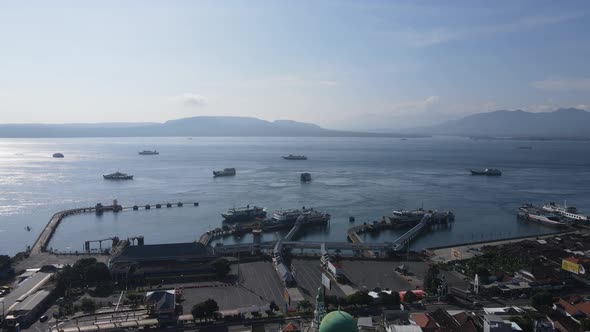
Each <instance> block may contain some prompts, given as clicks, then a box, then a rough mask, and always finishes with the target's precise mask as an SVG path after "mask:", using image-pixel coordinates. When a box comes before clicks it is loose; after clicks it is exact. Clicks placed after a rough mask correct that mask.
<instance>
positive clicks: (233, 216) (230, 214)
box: [221, 205, 266, 222]
mask: <svg viewBox="0 0 590 332" xmlns="http://www.w3.org/2000/svg"><path fill="white" fill-rule="evenodd" d="M221 216H222V217H223V219H224V220H225V221H229V222H236V221H251V220H253V219H256V218H264V217H266V209H265V208H261V207H258V206H250V205H246V206H244V207H237V208H231V209H229V210H227V212H226V213H222V214H221Z"/></svg>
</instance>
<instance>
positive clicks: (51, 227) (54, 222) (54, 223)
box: [29, 201, 199, 255]
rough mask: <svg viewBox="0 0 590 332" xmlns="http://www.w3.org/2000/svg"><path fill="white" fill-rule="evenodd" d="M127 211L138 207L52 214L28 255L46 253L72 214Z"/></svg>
mask: <svg viewBox="0 0 590 332" xmlns="http://www.w3.org/2000/svg"><path fill="white" fill-rule="evenodd" d="M115 202H116V201H115ZM183 204H186V203H182V202H179V203H177V204H176V206H179V207H181V206H183ZM162 205H163V204H156V205H155V206H156V208H158V209H159V208H160V207H162ZM194 205H195V206H199V203H194ZM165 206H166V207H172V204H170V203H167V204H165ZM144 208H145V209H146V210H149V209H150V205H145V206H144ZM128 209H133V210H137V209H138V207H137V206H132V207H131V206H129V207H122V206H120V205H116V204H113V205H107V206H104V205H102V204H97V205H96V206H93V207H83V208H76V209H69V210H63V211H59V212H57V213H56V214H54V215H53V216H52V217H51V219H49V222H48V223H47V225H45V228H43V230H42V231H41V234H39V237H37V240H35V243H34V244H33V246H32V247H31V249H30V251H29V254H30V255H39V254H41V253H43V252H46V251H47V245H48V244H49V241H51V238H52V237H53V234H54V233H55V230H56V229H57V227H58V226H59V224H60V223H61V221H62V220H63V219H64V218H65V217H67V216H71V215H74V214H80V213H87V212H96V213H102V212H103V211H115V212H118V211H121V210H128Z"/></svg>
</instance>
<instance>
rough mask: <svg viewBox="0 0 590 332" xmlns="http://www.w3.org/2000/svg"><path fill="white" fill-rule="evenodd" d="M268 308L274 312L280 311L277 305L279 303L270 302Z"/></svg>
mask: <svg viewBox="0 0 590 332" xmlns="http://www.w3.org/2000/svg"><path fill="white" fill-rule="evenodd" d="M308 302H309V301H308ZM268 307H269V308H270V310H272V311H279V310H280V308H279V306H278V305H277V303H276V302H275V301H270V304H269V305H268Z"/></svg>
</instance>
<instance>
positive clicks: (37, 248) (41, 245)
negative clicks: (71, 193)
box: [30, 207, 96, 255]
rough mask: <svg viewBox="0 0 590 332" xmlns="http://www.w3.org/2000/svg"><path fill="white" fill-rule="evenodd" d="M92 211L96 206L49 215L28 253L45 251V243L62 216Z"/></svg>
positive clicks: (35, 253)
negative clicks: (49, 217)
mask: <svg viewBox="0 0 590 332" xmlns="http://www.w3.org/2000/svg"><path fill="white" fill-rule="evenodd" d="M93 211H96V208H94V207H86V208H78V209H71V210H64V211H60V212H58V213H56V214H54V215H53V216H52V217H51V219H49V222H48V223H47V225H46V226H45V228H43V231H42V232H41V234H39V237H38V238H37V240H36V241H35V243H34V244H33V246H32V247H31V252H30V254H31V255H38V254H40V253H42V252H45V251H46V250H47V244H49V241H50V240H51V237H52V236H53V234H54V233H55V230H56V229H57V226H59V224H60V223H61V221H62V220H63V218H65V217H67V216H71V215H73V214H78V213H84V212H93Z"/></svg>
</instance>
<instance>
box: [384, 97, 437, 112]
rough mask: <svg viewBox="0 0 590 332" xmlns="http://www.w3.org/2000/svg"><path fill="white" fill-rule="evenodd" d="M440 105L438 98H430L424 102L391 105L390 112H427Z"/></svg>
mask: <svg viewBox="0 0 590 332" xmlns="http://www.w3.org/2000/svg"><path fill="white" fill-rule="evenodd" d="M438 105H440V98H439V97H438V96H430V97H427V98H426V99H424V100H416V101H408V102H403V103H399V104H395V105H393V106H392V107H391V108H390V110H392V111H394V112H396V113H397V112H407V113H410V112H423V111H428V110H431V109H433V108H435V107H436V106H438Z"/></svg>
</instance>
